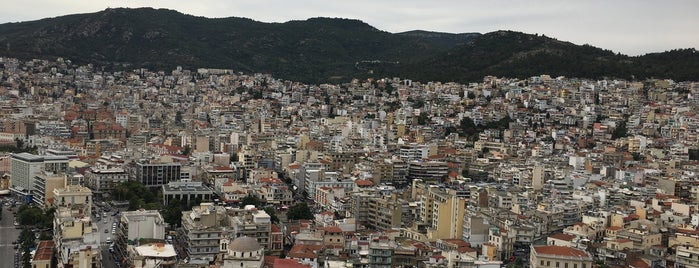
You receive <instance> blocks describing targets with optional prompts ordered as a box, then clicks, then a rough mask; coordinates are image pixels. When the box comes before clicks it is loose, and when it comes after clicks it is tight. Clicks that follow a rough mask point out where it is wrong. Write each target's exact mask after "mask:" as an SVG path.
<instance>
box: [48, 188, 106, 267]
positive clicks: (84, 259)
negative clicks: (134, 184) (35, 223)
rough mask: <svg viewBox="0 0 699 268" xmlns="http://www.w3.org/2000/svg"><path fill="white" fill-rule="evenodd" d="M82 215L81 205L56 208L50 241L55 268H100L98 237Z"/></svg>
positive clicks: (83, 211) (88, 220)
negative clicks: (52, 247) (52, 246)
mask: <svg viewBox="0 0 699 268" xmlns="http://www.w3.org/2000/svg"><path fill="white" fill-rule="evenodd" d="M90 197H91V196H90ZM85 211H86V210H85V209H84V206H83V205H81V204H76V205H74V206H70V205H66V206H58V207H57V210H56V216H55V219H54V225H53V226H54V228H53V231H54V234H53V239H54V240H53V241H54V243H55V245H56V247H55V248H56V258H57V267H58V268H63V267H101V263H102V254H101V252H100V250H99V246H100V236H99V233H98V232H97V227H96V225H95V226H93V224H92V220H91V218H90V216H89V214H85Z"/></svg>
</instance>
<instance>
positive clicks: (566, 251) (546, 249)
mask: <svg viewBox="0 0 699 268" xmlns="http://www.w3.org/2000/svg"><path fill="white" fill-rule="evenodd" d="M534 251H535V252H536V254H537V255H542V254H544V255H554V256H560V257H576V258H590V259H591V257H590V254H588V253H587V252H585V251H582V250H579V249H574V248H571V247H563V246H535V247H534Z"/></svg>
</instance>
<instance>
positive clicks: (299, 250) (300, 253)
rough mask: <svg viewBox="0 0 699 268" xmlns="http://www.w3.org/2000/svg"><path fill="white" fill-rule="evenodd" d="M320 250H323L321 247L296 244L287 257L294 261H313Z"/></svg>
mask: <svg viewBox="0 0 699 268" xmlns="http://www.w3.org/2000/svg"><path fill="white" fill-rule="evenodd" d="M321 249H323V246H322V245H304V244H296V245H294V247H292V248H291V250H289V254H287V256H288V257H289V258H295V259H315V258H318V252H319V251H320V250H321Z"/></svg>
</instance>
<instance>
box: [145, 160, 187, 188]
mask: <svg viewBox="0 0 699 268" xmlns="http://www.w3.org/2000/svg"><path fill="white" fill-rule="evenodd" d="M181 170H182V166H181V165H180V163H145V162H138V163H136V172H135V173H136V180H137V181H139V182H141V183H143V185H145V186H146V187H161V186H163V185H166V184H168V183H169V182H171V181H177V180H179V179H180V177H181Z"/></svg>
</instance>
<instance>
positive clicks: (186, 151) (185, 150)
mask: <svg viewBox="0 0 699 268" xmlns="http://www.w3.org/2000/svg"><path fill="white" fill-rule="evenodd" d="M190 153H192V147H191V146H189V144H187V145H185V146H184V147H183V148H182V154H183V155H189V154H190Z"/></svg>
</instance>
